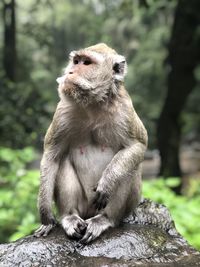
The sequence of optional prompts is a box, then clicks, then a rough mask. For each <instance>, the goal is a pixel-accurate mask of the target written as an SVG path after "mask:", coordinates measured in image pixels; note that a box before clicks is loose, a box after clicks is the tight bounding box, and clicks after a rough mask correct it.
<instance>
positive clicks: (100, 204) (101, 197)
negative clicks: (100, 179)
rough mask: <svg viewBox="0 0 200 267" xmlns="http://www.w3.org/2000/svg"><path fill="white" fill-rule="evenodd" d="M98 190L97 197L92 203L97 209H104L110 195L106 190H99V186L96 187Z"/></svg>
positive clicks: (96, 190)
mask: <svg viewBox="0 0 200 267" xmlns="http://www.w3.org/2000/svg"><path fill="white" fill-rule="evenodd" d="M94 191H95V192H96V194H95V197H94V199H93V202H92V204H93V205H94V207H95V208H96V209H97V210H101V209H104V208H105V207H106V206H107V204H108V200H109V195H108V193H106V192H103V191H102V190H99V189H98V187H97V188H95V189H94Z"/></svg>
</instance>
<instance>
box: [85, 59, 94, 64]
mask: <svg viewBox="0 0 200 267" xmlns="http://www.w3.org/2000/svg"><path fill="white" fill-rule="evenodd" d="M83 64H84V65H90V64H92V62H91V60H89V59H85V60H84V61H83Z"/></svg>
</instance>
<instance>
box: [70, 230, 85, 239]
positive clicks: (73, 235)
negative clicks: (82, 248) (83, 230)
mask: <svg viewBox="0 0 200 267" xmlns="http://www.w3.org/2000/svg"><path fill="white" fill-rule="evenodd" d="M72 237H74V238H78V239H81V238H82V237H83V235H81V234H80V233H78V232H77V231H76V230H75V231H74V233H73V234H72Z"/></svg>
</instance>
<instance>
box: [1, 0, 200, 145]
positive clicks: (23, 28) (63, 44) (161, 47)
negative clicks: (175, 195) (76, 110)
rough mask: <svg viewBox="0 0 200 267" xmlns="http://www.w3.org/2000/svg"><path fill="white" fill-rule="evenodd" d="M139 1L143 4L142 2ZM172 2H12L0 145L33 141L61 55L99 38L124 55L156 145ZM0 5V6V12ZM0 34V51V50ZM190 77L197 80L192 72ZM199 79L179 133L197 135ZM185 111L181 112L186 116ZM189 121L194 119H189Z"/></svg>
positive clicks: (45, 115)
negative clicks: (10, 61)
mask: <svg viewBox="0 0 200 267" xmlns="http://www.w3.org/2000/svg"><path fill="white" fill-rule="evenodd" d="M145 3H146V4H145ZM176 4H177V0H171V1H163V0H159V1H155V0H148V1H139V0H136V1H129V0H119V1H103V0H96V1H92V0H78V1H71V0H60V1H52V0H48V1H36V0H28V1H26V2H24V1H22V0H16V19H17V20H16V35H17V36H16V37H17V69H16V73H17V79H16V82H15V83H11V82H10V81H7V80H6V79H4V76H5V75H4V74H5V73H4V71H3V66H1V62H2V58H3V53H0V70H1V69H2V70H1V71H0V88H1V95H0V143H1V144H3V145H7V146H10V147H16V148H17V147H23V146H27V145H33V144H36V145H39V146H41V143H42V138H43V136H44V133H45V131H46V128H47V127H48V124H49V121H50V119H51V117H52V113H53V111H54V110H55V105H56V102H57V101H58V96H57V91H56V87H57V85H56V82H55V80H56V77H58V76H60V73H61V72H62V68H63V67H64V66H65V65H66V63H67V60H68V53H69V52H70V51H71V50H74V49H78V48H80V47H86V46H89V45H92V44H95V43H98V42H106V43H107V44H108V45H110V46H112V47H114V48H115V49H116V50H117V51H118V52H119V53H122V54H124V55H125V56H126V57H127V60H128V64H129V72H128V76H127V79H126V87H127V89H128V91H129V93H130V95H131V97H132V100H133V103H134V105H135V108H136V110H137V112H138V114H139V116H140V117H141V118H142V120H143V122H144V124H145V126H146V127H147V130H148V133H149V147H155V146H156V137H155V128H156V122H157V119H158V117H159V114H160V110H161V107H162V105H163V101H164V99H165V94H166V76H167V74H168V71H169V69H168V65H167V64H166V63H167V51H168V47H167V44H168V40H169V36H170V32H171V27H172V23H173V18H174V9H175V6H176ZM1 8H2V4H0V11H1ZM3 30H4V29H3V24H2V23H1V18H0V36H2V37H3ZM3 46H4V43H3V38H0V51H3ZM196 76H197V78H198V77H200V75H199V71H198V70H197V71H196ZM198 89H199V84H197V88H196V90H194V92H193V93H192V94H191V96H190V101H189V103H188V106H187V108H186V110H185V112H184V113H183V122H184V134H185V135H187V134H188V133H191V132H193V133H194V134H195V133H196V132H198V130H199V128H198V126H197V125H200V121H199V116H197V112H198V111H200V110H199V109H200V107H199V105H198V104H197V103H198V101H199V97H200V94H199V90H198ZM188 114H189V115H188ZM193 119H194V120H193Z"/></svg>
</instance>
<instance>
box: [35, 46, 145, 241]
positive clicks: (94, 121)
mask: <svg viewBox="0 0 200 267" xmlns="http://www.w3.org/2000/svg"><path fill="white" fill-rule="evenodd" d="M77 55H78V56H77ZM74 57H77V58H78V63H77V62H76V63H77V64H75V63H73V59H74V58H73V57H72V58H71V59H70V62H69V65H68V67H67V68H66V70H65V73H64V75H63V77H62V80H61V82H60V84H59V88H58V90H59V95H60V97H61V100H60V102H59V103H58V106H57V109H56V112H55V114H54V118H53V121H52V123H51V125H50V127H49V129H48V131H47V134H46V137H45V145H44V149H45V151H44V155H43V159H42V162H41V185H40V192H39V202H38V203H39V210H40V215H41V221H42V224H43V225H42V226H41V228H40V229H39V230H38V231H36V236H41V235H46V234H48V232H49V231H50V230H51V228H52V227H53V223H54V221H55V219H54V216H53V214H52V211H51V204H52V200H53V194H54V190H56V196H57V197H56V203H57V206H58V210H59V213H60V216H61V224H62V226H63V228H64V230H65V231H66V233H67V235H69V236H72V237H77V238H82V242H85V243H88V242H90V241H91V240H93V239H95V238H96V237H97V236H99V235H100V234H101V233H102V232H103V231H105V230H106V229H108V228H109V227H112V226H114V225H117V224H118V223H119V222H120V220H121V219H122V218H123V217H124V216H126V215H127V214H128V213H129V212H130V211H131V210H133V209H134V208H135V207H136V206H137V204H138V202H139V200H140V195H141V167H140V163H141V162H142V160H143V157H144V152H145V149H146V146H147V133H146V130H145V128H144V126H143V124H142V122H141V121H140V119H139V117H138V116H137V114H136V112H135V110H134V108H133V105H132V102H131V99H130V97H129V95H128V93H127V91H126V90H125V88H124V85H123V78H124V75H125V72H126V71H125V67H126V66H125V59H124V58H123V57H122V56H120V55H117V53H116V52H115V50H113V49H111V48H109V47H108V46H106V45H105V44H98V45H95V46H92V47H89V48H86V49H82V50H80V51H78V52H74ZM85 57H86V58H87V60H91V64H88V65H87V64H85ZM86 63H87V62H86ZM116 64H118V65H116ZM114 66H115V67H116V68H114ZM45 225H47V226H46V227H45ZM51 226H52V227H51Z"/></svg>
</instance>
